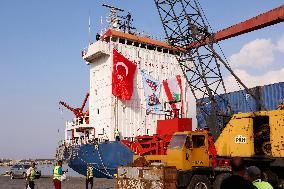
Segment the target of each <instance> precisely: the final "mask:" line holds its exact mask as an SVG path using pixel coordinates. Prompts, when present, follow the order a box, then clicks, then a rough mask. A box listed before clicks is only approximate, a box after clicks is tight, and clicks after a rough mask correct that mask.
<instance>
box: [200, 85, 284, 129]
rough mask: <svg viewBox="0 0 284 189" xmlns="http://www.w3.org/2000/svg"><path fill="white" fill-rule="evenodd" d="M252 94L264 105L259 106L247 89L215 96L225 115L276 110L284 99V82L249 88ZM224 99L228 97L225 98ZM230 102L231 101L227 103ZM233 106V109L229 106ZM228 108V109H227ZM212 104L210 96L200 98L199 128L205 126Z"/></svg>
mask: <svg viewBox="0 0 284 189" xmlns="http://www.w3.org/2000/svg"><path fill="white" fill-rule="evenodd" d="M249 90H250V91H251V92H252V94H253V95H254V96H255V97H256V98H257V99H260V102H261V104H262V107H260V106H258V103H257V101H256V100H255V99H254V98H253V97H252V96H251V95H250V94H248V93H247V92H246V91H245V90H240V91H235V92H230V93H227V95H225V94H221V95H220V96H215V100H216V102H217V104H218V108H219V110H220V112H221V113H222V114H223V115H226V116H229V117H230V116H232V115H233V114H235V113H239V112H255V111H261V110H274V109H276V108H277V107H278V105H279V104H280V103H281V102H282V101H283V100H284V82H280V83H275V84H270V85H265V86H258V87H254V88H251V89H249ZM223 99H228V100H227V101H226V100H223ZM227 102H229V103H227ZM229 105H230V106H231V111H230V109H228V108H229ZM227 109H228V110H227ZM210 110H211V104H210V100H209V99H208V98H204V99H198V100H197V103H196V118H197V123H198V128H205V127H207V125H206V119H207V118H208V115H207V114H206V113H205V112H210Z"/></svg>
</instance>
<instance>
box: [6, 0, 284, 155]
mask: <svg viewBox="0 0 284 189" xmlns="http://www.w3.org/2000/svg"><path fill="white" fill-rule="evenodd" d="M103 3H107V4H111V5H115V6H118V7H120V8H123V9H125V10H127V11H131V12H132V14H133V17H134V25H135V26H136V27H137V28H138V29H140V30H144V31H145V32H147V33H149V34H152V35H154V36H159V37H161V38H163V37H164V34H163V29H162V25H161V23H160V20H159V17H158V14H157V10H156V8H155V5H154V1H153V0H143V1H142V0H140V1H138V0H119V1H118V0H108V1H104V0H92V1H91V0H84V1H75V0H60V1H58V0H49V1H43V0H41V1H39V0H25V1H21V0H1V1H0V66H1V67H0V87H1V88H0V118H1V122H0V129H1V130H0V158H13V159H20V158H52V157H54V154H55V149H56V147H57V143H58V141H59V140H60V139H63V137H64V127H65V121H66V120H68V119H70V118H72V114H71V113H70V112H68V111H67V110H65V111H63V113H61V111H60V110H59V106H58V102H59V101H60V100H64V101H66V102H68V103H69V104H70V105H72V106H74V107H77V106H80V104H81V103H82V100H83V98H84V95H85V93H86V92H87V91H88V89H89V67H88V66H87V65H86V64H85V62H84V61H83V60H82V58H81V50H82V49H83V48H85V47H86V46H87V44H88V17H89V15H90V18H91V30H92V33H93V36H92V37H93V39H95V34H96V33H97V32H98V31H100V29H101V28H100V19H101V16H103V17H104V16H106V15H107V9H105V8H103V7H102V6H101V4H103ZM200 3H201V5H202V7H203V10H204V12H205V14H206V17H207V19H208V20H209V22H210V25H211V26H212V28H213V31H218V30H220V29H222V28H226V27H228V26H230V25H233V24H235V23H238V22H240V21H244V20H245V19H248V18H251V17H253V16H256V15H258V14H260V13H262V12H265V11H268V10H270V9H273V8H275V7H278V6H280V5H281V4H283V0H282V1H281V0H274V1H271V0H262V1H259V0H250V1H247V0H238V1H227V0H200ZM220 45H221V46H222V48H223V51H224V53H225V55H226V57H227V59H228V60H229V61H230V63H231V65H232V67H233V69H234V70H235V72H236V73H237V74H238V75H239V77H240V78H242V80H243V81H244V83H245V84H247V85H248V86H249V87H252V86H255V85H261V84H268V83H274V82H279V81H283V80H284V79H283V75H284V66H283V60H284V23H280V24H277V25H274V26H271V27H268V28H265V29H262V30H258V31H255V32H251V33H248V34H245V35H242V36H239V37H236V38H232V39H228V40H226V41H223V42H220ZM231 80H232V78H231V77H230V76H226V78H225V81H226V82H228V83H229V82H230V81H231ZM229 90H236V86H229ZM58 131H59V132H58Z"/></svg>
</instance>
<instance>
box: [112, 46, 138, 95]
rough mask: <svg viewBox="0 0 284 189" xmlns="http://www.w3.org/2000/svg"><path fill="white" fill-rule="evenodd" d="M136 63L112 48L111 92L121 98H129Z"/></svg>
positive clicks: (131, 91)
mask: <svg viewBox="0 0 284 189" xmlns="http://www.w3.org/2000/svg"><path fill="white" fill-rule="evenodd" d="M135 71H136V64H134V63H133V62H131V61H130V60H128V59H127V58H125V57H124V56H123V55H122V54H120V53H119V52H117V50H116V49H113V66H112V94H113V95H114V96H117V98H119V99H121V100H130V98H131V96H132V93H133V80H134V74H135Z"/></svg>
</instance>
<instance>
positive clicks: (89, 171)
mask: <svg viewBox="0 0 284 189" xmlns="http://www.w3.org/2000/svg"><path fill="white" fill-rule="evenodd" d="M89 183H90V184H91V189H93V184H94V170H93V167H92V166H91V165H90V164H87V175H86V189H88V186H89Z"/></svg>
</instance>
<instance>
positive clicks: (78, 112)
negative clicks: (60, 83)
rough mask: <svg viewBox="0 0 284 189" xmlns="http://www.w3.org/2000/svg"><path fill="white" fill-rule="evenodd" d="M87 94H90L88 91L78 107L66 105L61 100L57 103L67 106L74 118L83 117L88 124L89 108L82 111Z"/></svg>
mask: <svg viewBox="0 0 284 189" xmlns="http://www.w3.org/2000/svg"><path fill="white" fill-rule="evenodd" d="M89 96H90V94H89V92H88V93H87V94H86V96H85V98H84V101H83V104H82V105H81V107H79V108H73V107H71V106H70V105H68V104H67V103H66V102H63V101H60V102H59V105H62V106H64V107H65V108H67V109H68V110H70V111H71V112H73V114H74V116H75V118H79V119H85V122H86V123H87V124H89V109H88V110H87V111H84V108H85V106H86V104H87V101H88V98H89Z"/></svg>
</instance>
